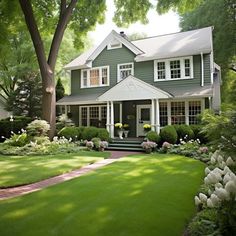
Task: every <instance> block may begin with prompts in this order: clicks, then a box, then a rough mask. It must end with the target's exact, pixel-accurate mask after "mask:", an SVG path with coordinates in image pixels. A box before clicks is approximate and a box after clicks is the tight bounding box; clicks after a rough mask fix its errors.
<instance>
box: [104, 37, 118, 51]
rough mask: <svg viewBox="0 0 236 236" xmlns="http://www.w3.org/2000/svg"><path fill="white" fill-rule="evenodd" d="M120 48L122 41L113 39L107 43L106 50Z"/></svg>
mask: <svg viewBox="0 0 236 236" xmlns="http://www.w3.org/2000/svg"><path fill="white" fill-rule="evenodd" d="M117 48H122V43H121V42H120V41H119V40H116V39H113V40H112V41H111V42H110V43H109V44H108V45H107V50H112V49H117Z"/></svg>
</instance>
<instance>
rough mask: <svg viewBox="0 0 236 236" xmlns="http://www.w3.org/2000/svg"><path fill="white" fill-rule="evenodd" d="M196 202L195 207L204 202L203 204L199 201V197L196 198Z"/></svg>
mask: <svg viewBox="0 0 236 236" xmlns="http://www.w3.org/2000/svg"><path fill="white" fill-rule="evenodd" d="M194 201H195V205H196V206H198V205H200V204H202V202H201V200H200V199H199V197H198V196H195V198H194Z"/></svg>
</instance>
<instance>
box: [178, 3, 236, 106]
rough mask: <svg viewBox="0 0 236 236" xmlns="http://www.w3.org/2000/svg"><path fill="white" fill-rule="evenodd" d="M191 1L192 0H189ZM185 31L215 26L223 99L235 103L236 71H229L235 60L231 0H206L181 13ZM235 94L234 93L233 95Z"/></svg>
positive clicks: (233, 11) (215, 53)
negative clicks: (191, 9)
mask: <svg viewBox="0 0 236 236" xmlns="http://www.w3.org/2000/svg"><path fill="white" fill-rule="evenodd" d="M188 2H191V1H188ZM180 26H181V28H182V29H183V31H186V30H192V29H197V28H203V27H207V26H213V27H214V30H213V48H214V60H215V62H216V63H217V64H219V65H220V66H221V69H222V80H223V83H222V98H223V101H230V102H233V103H235V100H233V97H232V98H231V96H232V95H233V94H235V90H234V89H233V87H232V86H231V85H232V84H235V72H231V73H230V72H229V68H230V67H231V66H232V65H230V64H231V63H232V62H233V61H235V6H234V1H231V0H205V1H203V3H202V4H201V5H199V6H198V7H197V8H196V9H194V10H193V11H191V12H186V13H185V14H183V15H181V23H180ZM233 96H234V95H233Z"/></svg>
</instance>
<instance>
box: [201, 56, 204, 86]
mask: <svg viewBox="0 0 236 236" xmlns="http://www.w3.org/2000/svg"><path fill="white" fill-rule="evenodd" d="M201 71H202V73H201V86H202V87H203V86H204V58H203V53H202V52H201Z"/></svg>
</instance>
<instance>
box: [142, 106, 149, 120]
mask: <svg viewBox="0 0 236 236" xmlns="http://www.w3.org/2000/svg"><path fill="white" fill-rule="evenodd" d="M140 118H141V120H145V121H148V120H150V108H141V117H140Z"/></svg>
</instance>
